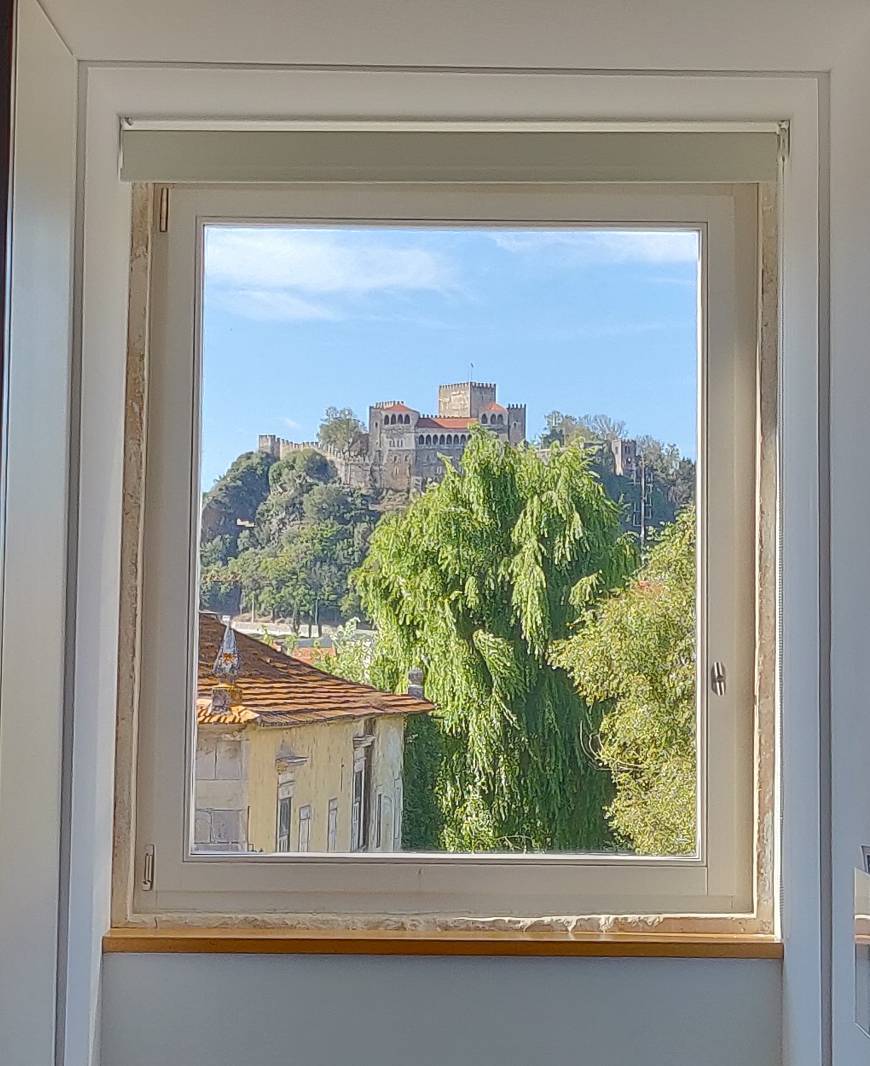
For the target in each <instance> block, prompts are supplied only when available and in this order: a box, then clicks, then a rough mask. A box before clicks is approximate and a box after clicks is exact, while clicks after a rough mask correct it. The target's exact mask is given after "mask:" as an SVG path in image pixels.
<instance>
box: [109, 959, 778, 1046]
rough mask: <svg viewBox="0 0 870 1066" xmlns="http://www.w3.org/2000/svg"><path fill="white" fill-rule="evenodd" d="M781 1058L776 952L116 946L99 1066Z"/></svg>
mask: <svg viewBox="0 0 870 1066" xmlns="http://www.w3.org/2000/svg"><path fill="white" fill-rule="evenodd" d="M249 1062H250V1063H252V1064H255V1066H338V1064H339V1063H355V1064H359V1066H410V1064H413V1066H472V1064H473V1066H532V1064H535V1063H542V1064H547V1066H550V1064H552V1066H556V1064H559V1066H562V1064H565V1066H568V1064H576V1066H635V1064H636V1066H779V1063H780V980H779V965H778V963H776V962H764V961H757V960H755V961H746V960H744V961H739V960H717V959H691V960H679V961H678V960H671V959H634V960H631V959H456V958H441V959H439V958H433V959H422V958H395V957H394V958H366V957H344V958H342V957H335V956H332V957H326V956H308V957H303V956H299V957H296V958H293V957H286V956H285V957H274V956H272V957H269V956H251V955H234V956H226V955H224V956H206V955H195V956H191V955H188V956H180V955H179V956H170V957H164V958H160V957H159V956H156V955H127V956H120V955H113V956H109V957H107V959H106V977H105V982H104V1025H103V1059H102V1066H165V1064H167V1063H171V1064H173V1066H175V1064H177V1066H237V1064H239V1063H249Z"/></svg>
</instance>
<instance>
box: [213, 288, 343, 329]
mask: <svg viewBox="0 0 870 1066" xmlns="http://www.w3.org/2000/svg"><path fill="white" fill-rule="evenodd" d="M214 296H215V300H216V303H217V304H218V305H219V306H220V307H222V308H224V309H225V310H227V311H234V312H235V313H236V314H240V315H244V316H245V318H253V319H255V320H256V321H258V322H293V321H299V320H300V319H319V320H321V321H323V320H329V319H336V318H340V317H341V316H340V315H339V314H338V313H337V312H336V311H335V309H334V308H331V307H328V306H326V305H325V304H323V303H317V302H315V301H313V300H306V299H304V298H303V297H301V296H296V295H295V294H294V293H292V292H286V291H282V290H280V289H248V288H238V289H221V288H218V289H217V290H216V291H215V293H214Z"/></svg>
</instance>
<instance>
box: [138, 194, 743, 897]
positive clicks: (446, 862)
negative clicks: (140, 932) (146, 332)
mask: <svg viewBox="0 0 870 1066" xmlns="http://www.w3.org/2000/svg"><path fill="white" fill-rule="evenodd" d="M349 192H350V190H349V188H348V186H347V185H344V186H336V185H331V186H315V185H304V184H302V185H298V186H292V187H288V186H284V187H269V186H258V187H251V186H220V187H214V186H212V187H177V188H174V189H173V190H172V216H171V217H172V225H171V227H170V228H169V232H168V234H161V235H159V236H158V235H155V237H154V249H153V267H152V278H153V279H154V281H155V284H154V286H153V288H152V315H151V384H150V396H149V406H150V422H149V430H148V440H149V456H148V488H147V490H146V507H145V530H146V533H145V536H146V558H147V560H148V562H147V564H146V571H147V572H148V573H149V575H150V584H149V585H148V586H146V589H145V592H144V600H143V629H142V633H143V638H142V641H143V643H142V661H143V673H142V678H143V680H142V692H141V701H140V736H141V739H140V749H139V756H140V761H139V768H138V810H137V839H136V849H137V853H138V852H139V851H141V849H142V847H144V846H145V842H146V841H147V842H149V843H150V842H155V841H156V846H157V849H158V852H159V855H160V859H159V861H158V863H157V864H156V869H157V871H158V874H157V877H156V879H155V886H154V888H153V889H152V890H151V891H143V890H142V889H141V887H140V888H137V889H136V890H135V892H134V900H133V904H134V910H136V911H142V912H146V913H149V912H155V911H156V912H165V911H172V912H175V913H178V912H195V911H218V912H223V911H227V910H229V911H232V910H236V909H244V910H245V911H247V912H248V913H250V912H252V911H253V912H269V911H285V912H293V913H300V912H302V913H310V912H317V911H321V912H322V911H324V910H338V911H343V912H352V913H360V914H385V913H419V912H426V913H430V912H437V913H441V914H452V913H462V914H466V915H487V914H493V913H500V914H511V915H514V916H518V917H525V916H540V915H546V914H562V915H568V914H574V915H586V914H632V913H648V914H686V913H695V914H747V913H750V912H751V911H752V907H753V889H754V884H753V845H754V833H753V805H754V798H755V793H754V788H753V769H754V768H753V735H754V734H753V710H754V705H753V683H754V663H753V660H754V616H753V610H754V603H753V594H754V586H753V580H752V579H753V575H754V522H753V521H752V518H753V517H754V507H755V499H754V459H755V444H756V441H755V402H756V396H755V387H754V382H755V374H756V289H757V281H756V279H757V246H756V231H757V203H756V194H755V187H754V186H749V185H746V186H716V185H702V186H689V185H686V186H667V187H660V186H655V185H648V186H614V185H610V186H595V185H570V184H563V185H554V186H523V187H522V191H521V190H520V189H518V188H517V187H504V186H498V185H493V186H490V187H486V188H482V187H477V186H469V185H463V186H455V185H432V184H426V185H401V186H384V185H365V186H363V185H360V186H354V187H353V195H352V196H351V195H349ZM484 194H485V195H484ZM215 220H224V221H229V220H238V221H258V220H259V221H262V222H267V221H278V220H281V221H297V222H299V223H301V224H314V223H315V222H316V221H321V222H331V223H335V222H336V221H347V222H349V223H350V222H358V223H363V222H384V223H390V222H392V223H398V224H402V223H404V224H411V223H424V222H425V223H430V224H438V223H439V222H441V223H446V222H462V223H469V224H483V225H498V224H502V225H508V226H512V227H516V226H519V225H521V224H522V223H523V222H527V223H530V224H540V225H547V224H550V225H559V224H588V225H594V226H596V227H601V226H607V225H612V226H617V227H619V228H629V227H631V226H636V227H643V228H648V227H652V228H655V227H656V226H658V227H662V228H675V227H679V226H684V227H686V228H691V229H696V230H698V231H699V232H701V233H702V235H703V242H704V249H705V252H704V260H703V268H702V290H703V291H704V292H705V293H707V294H710V296H711V298H710V299H709V301H708V302H707V305H706V317H705V319H704V321H705V332H704V335H703V337H702V349H703V351H704V353H705V357H704V361H703V367H702V372H701V373H700V375H699V383H700V398H701V404H700V408H701V416H700V418H701V424H700V433H701V435H702V436H705V439H706V450H705V452H704V453H703V454H706V456H707V457H708V461H709V462H712V461H713V457H715V459H716V462H717V463H719V464H724V467H723V466H721V465H720V468H719V470H718V472H717V473H716V475H715V481H716V484H717V491H716V492H715V493H713V492H710V491H709V488H708V487H709V485H710V483H711V480H712V476H711V474H710V471H709V470H708V469H707V463H706V462H704V461H702V462H700V463H699V502H700V503H701V506H702V508H703V509H705V511H706V516H707V520H706V524H705V525H704V526H703V527H702V528H701V529H700V531H699V532H700V540H699V557H701V558H705V559H708V560H710V559H711V558H712V556H713V555H714V554H715V553H716V552H718V551H723V552H725V555H726V556H727V559H728V563H727V565H726V564H724V563H722V562H721V559H720V565H713V563H712V562H711V563H710V565H709V566H708V568H707V570H706V572H705V573H704V574H702V582H705V583H706V587H705V588H704V589H703V591H702V596H701V608H700V610H699V627H700V629H701V630H702V631H704V632H706V633H707V639H705V640H702V641H699V670H698V677H699V684H700V686H701V689H702V692H703V693H704V694H705V695H706V685H705V684H703V679H706V678H707V676H708V668H707V666H708V663H707V654H708V649H710V653H711V655H712V656H713V657H714V658H716V659H722V660H723V661H725V662H726V663H728V664H729V685H728V691H727V694H726V696H725V697H717V700H718V701H720V702H718V703H717V711H716V714H715V715H713V714H710V713H709V711H708V710H707V709H706V708H705V707H704V706H702V712H701V714H700V721H699V733H698V737H699V746H700V750H701V751H702V752H703V753H706V754H705V756H703V757H702V758H701V759H700V768H699V772H700V781H701V788H700V789H699V808H700V809H699V823H698V824H699V826H700V827H701V830H702V841H701V847H700V849H699V853H698V854H697V855H696V856H692V857H680V858H664V859H662V858H657V859H650V858H644V857H637V856H620V857H616V858H614V857H613V856H605V855H581V856H576V855H561V854H559V855H543V856H541V855H521V856H516V855H511V856H504V855H492V856H489V855H487V856H481V855H472V856H451V855H428V854H426V855H415V854H407V853H403V854H400V855H393V854H378V855H375V854H372V853H370V852H362V853H358V854H352V855H346V854H335V855H323V854H317V855H312V856H291V857H287V856H268V855H264V856H260V855H257V856H250V857H246V859H245V860H244V861H233V860H231V859H224V858H223V857H221V858H220V859H219V861H218V862H215V859H214V857H213V856H206V855H203V856H200V855H191V854H189V852H188V848H187V844H186V841H187V838H188V836H189V822H190V818H191V817H192V814H191V813H190V812H191V811H192V805H191V804H190V802H189V798H190V795H191V788H192V780H191V774H190V771H189V763H190V758H189V752H190V750H191V731H190V723H188V725H187V726H186V727H185V726H183V725H182V726H181V727H179V725H178V722H179V721H180V716H178V715H176V716H175V719H176V722H175V726H174V728H173V727H172V725H170V724H169V723H167V722H166V721H165V720H164V719H166V718H167V716H169V715H171V713H172V712H171V711H170V710H169V708H171V707H172V706H173V701H172V699H171V698H167V694H168V693H169V692H174V693H176V702H177V698H178V697H177V693H179V692H181V693H184V692H187V693H190V692H192V676H191V671H192V665H193V649H194V647H195V643H194V633H193V619H194V613H193V611H192V604H195V602H196V601H195V598H194V591H193V579H194V577H195V575H196V545H197V540H198V538H197V536H196V531H197V520H198V516H197V513H196V508H195V507H194V500H195V499H198V490H197V491H194V489H195V486H198V465H197V462H196V461H194V456H193V449H192V446H191V441H194V440H198V434H199V430H198V425H197V423H196V418H195V413H194V412H195V411H196V409H197V387H198V386H197V382H198V373H197V371H196V360H195V359H194V358H192V356H193V353H194V352H197V351H198V330H199V312H198V306H199V305H198V293H197V287H196V279H197V276H198V272H199V270H200V269H201V235H202V226H203V225H204V224H205V222H206V221H215ZM170 248H171V249H172V254H171V255H170V254H169V253H170ZM179 342H180V343H179ZM170 352H171V353H172V358H168V357H167V356H168V353H170ZM161 353H163V354H162V358H163V364H161ZM161 365H162V369H161ZM164 371H166V374H164ZM172 375H174V376H172ZM711 395H715V396H716V397H717V404H718V409H719V411H720V412H722V411H724V410H728V411H729V412H732V414H733V416H734V419H735V420H736V421H732V420H730V419H711V418H710V417H709V411H708V410H707V406H706V400H707V398H708V397H709V396H711ZM738 400H739V401H740V402H738ZM726 423H727V424H726ZM732 442H734V447H733V448H732V447H730V445H731V443H732ZM185 452H187V453H188V454H190V455H191V463H190V465H189V466H186V465H185V464H184V463H178V462H175V463H169V462H168V461H167V457H168V456H170V455H175V456H177V455H179V454H184V453H185ZM738 469H739V471H740V472H741V476H740V477H738V476H736V471H737V470H738ZM718 486H722V487H723V488H722V490H721V491H720V490H719V488H718ZM726 486H732V487H733V488H734V492H733V494H732V493H730V492H728V491H725V487H726ZM179 507H181V508H182V510H181V511H179ZM709 526H715V528H716V529H717V530H719V531H720V535H719V536H717V538H716V544H712V543H708V541H707V539H706V536H705V530H706V528H708V527H709ZM181 530H183V531H185V533H186V534H187V549H186V550H185V551H184V552H179V550H178V544H179V532H180V531H181ZM723 545H725V546H726V547H722V546H723ZM738 574H739V575H741V576H740V578H739V579H738ZM710 601H715V602H716V604H717V611H716V612H715V613H708V612H706V611H705V609H704V606H703V605H704V604H705V603H706V602H710ZM167 619H179V620H180V619H189V620H190V621H189V624H186V625H185V626H184V627H183V628H181V629H179V628H178V626H177V625H176V624H173V625H167V624H166V620H167ZM714 631H715V636H714V635H713V634H714ZM714 649H715V650H714ZM157 661H160V662H161V664H162V669H161V671H160V686H159V691H158V686H157V684H156V681H157V678H156V675H155V673H154V671H153V668H152V667H151V666H150V665H149V664H153V663H154V662H157ZM731 664H733V665H731ZM188 702H191V701H188ZM701 703H702V705H705V704H706V699H705V698H702V700H701ZM191 705H192V702H191ZM158 723H159V728H158ZM710 752H715V753H716V756H715V758H710V755H709V753H710ZM158 767H159V772H158ZM158 781H159V787H158V785H157V782H158ZM708 796H709V797H711V801H710V802H709V803H707V802H705V797H708Z"/></svg>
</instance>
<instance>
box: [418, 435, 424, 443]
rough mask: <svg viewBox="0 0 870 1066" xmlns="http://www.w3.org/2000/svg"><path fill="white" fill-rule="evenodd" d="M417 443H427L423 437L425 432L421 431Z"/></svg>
mask: <svg viewBox="0 0 870 1066" xmlns="http://www.w3.org/2000/svg"><path fill="white" fill-rule="evenodd" d="M417 443H418V444H425V441H424V439H423V434H422V433H421V434H420V436H419V437H418V438H417Z"/></svg>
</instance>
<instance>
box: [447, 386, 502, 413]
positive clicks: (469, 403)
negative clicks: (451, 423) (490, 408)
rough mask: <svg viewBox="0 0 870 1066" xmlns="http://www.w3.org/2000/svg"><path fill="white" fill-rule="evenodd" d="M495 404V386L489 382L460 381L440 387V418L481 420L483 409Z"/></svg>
mask: <svg viewBox="0 0 870 1066" xmlns="http://www.w3.org/2000/svg"><path fill="white" fill-rule="evenodd" d="M495 402H496V401H495V385H493V384H491V383H489V382H482V381H460V382H457V383H456V384H455V385H439V386H438V417H439V418H479V417H480V412H481V411H482V410H483V408H484V407H485V406H486V405H487V404H490V403H495Z"/></svg>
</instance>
